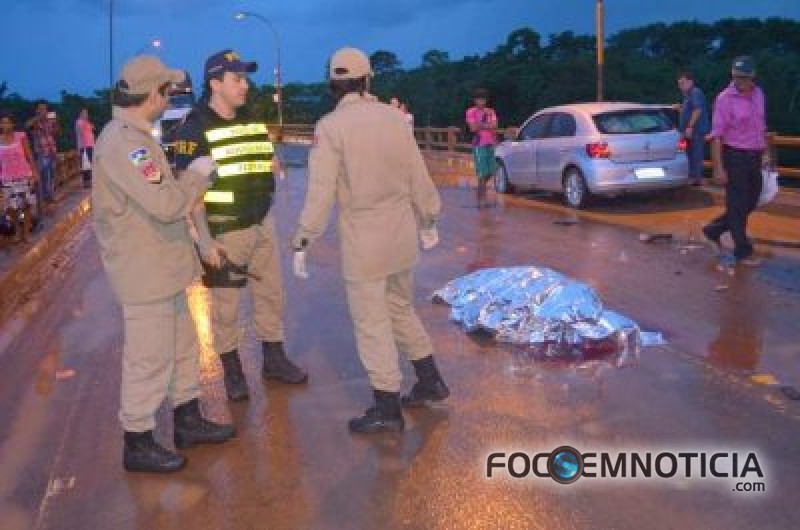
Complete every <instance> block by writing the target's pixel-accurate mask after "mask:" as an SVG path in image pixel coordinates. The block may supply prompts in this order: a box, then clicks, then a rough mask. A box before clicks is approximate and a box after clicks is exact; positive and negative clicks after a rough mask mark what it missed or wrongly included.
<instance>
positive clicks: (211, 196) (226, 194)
mask: <svg viewBox="0 0 800 530" xmlns="http://www.w3.org/2000/svg"><path fill="white" fill-rule="evenodd" d="M203 202H208V203H212V204H233V192H232V191H214V190H211V191H207V192H206V194H205V195H204V196H203Z"/></svg>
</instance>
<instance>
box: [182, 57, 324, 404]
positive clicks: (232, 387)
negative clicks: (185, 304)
mask: <svg viewBox="0 0 800 530" xmlns="http://www.w3.org/2000/svg"><path fill="white" fill-rule="evenodd" d="M255 70H256V63H253V62H245V61H242V60H241V58H240V57H239V55H238V54H237V53H236V52H234V51H232V50H224V51H221V52H219V53H215V54H214V55H212V56H211V57H209V58H208V60H207V61H206V63H205V90H206V94H205V97H204V99H203V101H201V102H200V103H199V104H198V105H197V106H196V107H195V108H194V109H192V111H191V113H189V115H188V116H187V117H186V120H185V121H184V123H183V124H182V125H181V126H180V128H179V129H178V131H177V132H176V136H175V140H176V142H175V155H176V158H175V161H176V168H177V170H178V171H182V170H185V169H186V168H188V167H189V166H190V164H192V163H193V161H195V160H198V159H203V158H205V157H209V156H210V157H211V159H213V164H214V165H215V166H216V173H217V175H218V176H219V178H218V179H217V180H216V182H215V184H214V186H213V187H212V188H211V189H210V190H209V191H208V192H207V193H206V194H205V197H204V200H203V202H202V203H201V204H199V205H198V207H197V208H196V211H195V214H194V219H195V225H196V228H197V231H198V246H199V248H200V253H201V257H202V259H203V261H204V263H205V264H206V265H207V266H206V274H205V276H204V281H205V283H206V285H207V286H208V287H210V288H211V326H212V334H213V340H214V348H215V349H216V351H217V352H218V353H219V354H220V359H221V361H222V366H223V369H224V371H225V375H224V378H225V390H226V393H227V395H228V398H229V399H231V400H232V401H242V400H246V399H247V398H248V397H249V394H248V388H247V382H246V380H245V377H244V372H243V371H242V364H241V360H240V358H239V350H238V349H239V341H240V326H239V322H238V315H239V300H240V293H241V288H242V287H244V286H245V285H249V286H250V289H251V292H252V295H253V306H254V307H253V311H254V316H253V321H254V325H255V332H256V336H257V337H258V339H259V340H260V341H261V342H262V351H263V356H264V363H263V369H262V374H263V376H264V378H266V379H275V380H278V381H282V382H284V383H303V382H305V381H306V380H307V377H308V376H307V375H306V373H305V372H304V371H303V370H301V369H300V368H298V367H297V366H296V365H295V364H294V363H292V362H291V361H290V360H289V359H287V357H286V353H285V351H284V347H283V341H284V327H283V306H284V293H283V283H282V280H281V267H280V255H279V252H278V240H277V236H276V232H275V220H274V218H273V216H272V215H271V214H270V213H269V212H270V206H271V205H272V200H273V194H274V192H275V179H274V174H275V171H276V170H277V168H276V166H275V165H276V163H277V159H276V158H275V152H274V147H273V144H272V143H271V142H270V140H269V135H268V133H267V128H266V124H265V123H264V122H263V121H259V120H257V119H252V118H250V117H248V116H247V115H246V112H245V110H246V109H244V108H243V107H244V106H245V102H246V99H247V92H248V90H249V83H250V81H249V79H248V75H247V74H249V73H252V72H255ZM206 221H207V222H206ZM242 268H246V269H247V272H249V273H252V276H250V277H247V276H243V275H242V274H241V273H242V272H244V271H243V270H242Z"/></svg>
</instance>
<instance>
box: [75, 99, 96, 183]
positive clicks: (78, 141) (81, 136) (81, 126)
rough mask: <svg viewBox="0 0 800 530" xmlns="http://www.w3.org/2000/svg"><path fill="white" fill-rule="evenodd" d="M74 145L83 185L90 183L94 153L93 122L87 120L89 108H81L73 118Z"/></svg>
mask: <svg viewBox="0 0 800 530" xmlns="http://www.w3.org/2000/svg"><path fill="white" fill-rule="evenodd" d="M75 145H76V146H77V147H78V153H80V157H81V175H83V187H84V188H89V187H91V185H92V156H93V155H94V124H93V123H92V122H91V121H90V120H89V109H86V108H84V109H81V113H80V114H79V115H78V119H77V120H75Z"/></svg>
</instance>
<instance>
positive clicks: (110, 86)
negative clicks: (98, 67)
mask: <svg viewBox="0 0 800 530" xmlns="http://www.w3.org/2000/svg"><path fill="white" fill-rule="evenodd" d="M108 102H109V104H110V105H111V106H113V105H114V0H108Z"/></svg>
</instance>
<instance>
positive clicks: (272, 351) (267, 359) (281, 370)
mask: <svg viewBox="0 0 800 530" xmlns="http://www.w3.org/2000/svg"><path fill="white" fill-rule="evenodd" d="M261 347H262V350H263V351H264V368H263V370H262V374H263V375H264V379H276V380H278V381H281V382H283V383H290V384H298V383H305V382H306V381H307V380H308V374H307V373H305V372H304V371H303V370H301V369H300V368H299V367H298V366H297V365H296V364H294V363H293V362H292V361H290V360H289V359H287V358H286V352H285V351H284V350H283V343H282V342H263V343H262V344H261Z"/></svg>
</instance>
